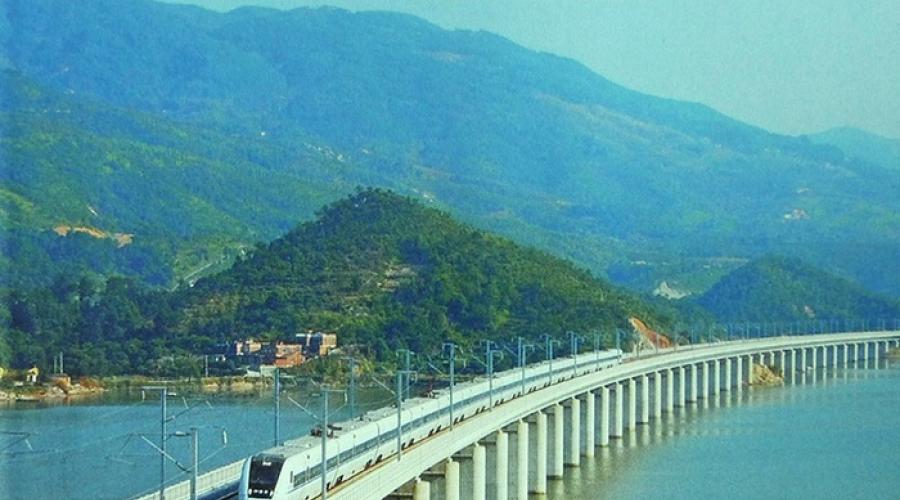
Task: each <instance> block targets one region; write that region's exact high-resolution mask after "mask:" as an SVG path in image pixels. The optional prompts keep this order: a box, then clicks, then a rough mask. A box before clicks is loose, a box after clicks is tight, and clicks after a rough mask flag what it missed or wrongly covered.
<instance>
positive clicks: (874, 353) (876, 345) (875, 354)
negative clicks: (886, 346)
mask: <svg viewBox="0 0 900 500" xmlns="http://www.w3.org/2000/svg"><path fill="white" fill-rule="evenodd" d="M872 345H873V347H874V349H872V359H873V360H874V361H875V368H878V348H879V347H880V345H881V344H880V342H873V343H872Z"/></svg>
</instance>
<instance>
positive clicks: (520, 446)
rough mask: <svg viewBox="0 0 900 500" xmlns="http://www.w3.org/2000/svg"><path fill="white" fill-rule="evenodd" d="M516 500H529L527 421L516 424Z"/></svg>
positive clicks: (523, 420)
mask: <svg viewBox="0 0 900 500" xmlns="http://www.w3.org/2000/svg"><path fill="white" fill-rule="evenodd" d="M498 480H499V479H498ZM516 499H520V500H527V499H528V422H526V421H525V419H522V420H519V423H518V424H516ZM447 500H452V499H450V498H449V497H448V498H447ZM457 500H458V499H457Z"/></svg>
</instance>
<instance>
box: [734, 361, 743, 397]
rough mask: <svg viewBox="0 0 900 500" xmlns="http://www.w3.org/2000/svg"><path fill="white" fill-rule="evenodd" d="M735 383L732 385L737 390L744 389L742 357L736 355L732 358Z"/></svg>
mask: <svg viewBox="0 0 900 500" xmlns="http://www.w3.org/2000/svg"><path fill="white" fill-rule="evenodd" d="M734 365H735V366H734V368H735V370H734V371H735V383H734V386H735V387H736V388H737V390H738V392H741V391H743V390H744V358H742V357H740V356H738V357H736V358H734Z"/></svg>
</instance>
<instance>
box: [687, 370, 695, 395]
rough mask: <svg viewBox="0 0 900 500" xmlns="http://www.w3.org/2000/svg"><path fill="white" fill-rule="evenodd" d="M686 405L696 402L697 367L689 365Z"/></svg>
mask: <svg viewBox="0 0 900 500" xmlns="http://www.w3.org/2000/svg"><path fill="white" fill-rule="evenodd" d="M687 385H688V388H689V389H690V391H689V392H688V403H696V402H697V365H691V376H690V378H689V379H688V383H687Z"/></svg>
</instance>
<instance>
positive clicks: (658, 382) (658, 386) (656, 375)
mask: <svg viewBox="0 0 900 500" xmlns="http://www.w3.org/2000/svg"><path fill="white" fill-rule="evenodd" d="M661 417H662V373H660V372H653V418H655V419H657V420H659V419H660V418H661Z"/></svg>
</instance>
